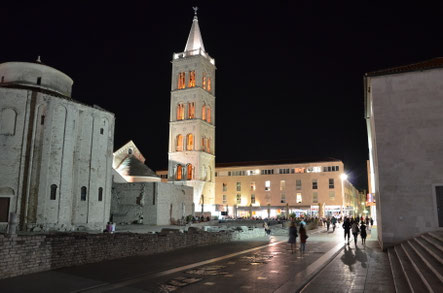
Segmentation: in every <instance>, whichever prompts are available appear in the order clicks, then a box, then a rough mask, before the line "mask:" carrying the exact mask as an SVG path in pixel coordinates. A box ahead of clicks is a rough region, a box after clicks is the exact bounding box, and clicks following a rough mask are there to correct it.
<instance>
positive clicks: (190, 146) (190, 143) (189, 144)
mask: <svg viewBox="0 0 443 293" xmlns="http://www.w3.org/2000/svg"><path fill="white" fill-rule="evenodd" d="M193 149H194V136H193V135H192V134H191V133H189V134H188V135H187V136H186V150H187V151H192V150H193Z"/></svg>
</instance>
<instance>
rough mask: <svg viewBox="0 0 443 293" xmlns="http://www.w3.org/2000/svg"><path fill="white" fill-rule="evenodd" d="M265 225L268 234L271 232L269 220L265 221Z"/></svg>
mask: <svg viewBox="0 0 443 293" xmlns="http://www.w3.org/2000/svg"><path fill="white" fill-rule="evenodd" d="M263 227H264V228H265V232H266V235H269V234H271V229H270V228H269V225H268V222H266V221H265V223H264V224H263Z"/></svg>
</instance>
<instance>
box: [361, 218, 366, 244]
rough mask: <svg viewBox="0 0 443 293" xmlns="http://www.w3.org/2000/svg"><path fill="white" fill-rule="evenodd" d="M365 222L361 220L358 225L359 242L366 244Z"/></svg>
mask: <svg viewBox="0 0 443 293" xmlns="http://www.w3.org/2000/svg"><path fill="white" fill-rule="evenodd" d="M366 236H367V234H366V224H365V222H361V225H360V237H361V244H363V245H365V244H366Z"/></svg>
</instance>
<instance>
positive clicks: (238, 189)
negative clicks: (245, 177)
mask: <svg viewBox="0 0 443 293" xmlns="http://www.w3.org/2000/svg"><path fill="white" fill-rule="evenodd" d="M237 191H241V182H237Z"/></svg>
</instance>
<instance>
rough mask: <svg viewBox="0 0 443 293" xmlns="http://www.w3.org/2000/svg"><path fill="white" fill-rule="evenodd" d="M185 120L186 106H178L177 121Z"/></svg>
mask: <svg viewBox="0 0 443 293" xmlns="http://www.w3.org/2000/svg"><path fill="white" fill-rule="evenodd" d="M183 119H185V105H183V104H178V105H177V120H183Z"/></svg>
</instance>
